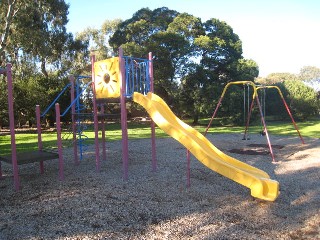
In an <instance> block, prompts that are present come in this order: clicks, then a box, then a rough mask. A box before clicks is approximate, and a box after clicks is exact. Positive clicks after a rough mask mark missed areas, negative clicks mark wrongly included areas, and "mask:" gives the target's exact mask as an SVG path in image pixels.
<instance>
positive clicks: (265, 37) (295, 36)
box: [66, 0, 320, 77]
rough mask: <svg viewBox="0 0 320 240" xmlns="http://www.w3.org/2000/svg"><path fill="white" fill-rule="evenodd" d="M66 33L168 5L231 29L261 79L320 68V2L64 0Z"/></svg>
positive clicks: (98, 26)
mask: <svg viewBox="0 0 320 240" xmlns="http://www.w3.org/2000/svg"><path fill="white" fill-rule="evenodd" d="M66 2H67V3H68V4H69V5H70V8H69V16H68V17H69V23H68V25H67V30H68V31H69V32H72V33H74V34H75V33H77V32H81V31H82V30H84V29H85V28H86V27H94V28H100V27H101V25H102V24H103V22H104V21H105V20H113V19H116V18H120V19H122V20H126V19H129V18H131V17H132V15H133V14H134V13H135V12H137V11H138V10H140V9H141V8H145V7H148V8H150V9H151V10H154V9H156V8H159V7H168V8H169V9H171V10H176V11H178V12H180V13H183V12H186V13H189V14H192V15H194V16H196V17H199V18H201V20H202V22H204V21H206V20H208V19H210V18H217V19H219V20H221V21H225V22H226V23H227V24H228V25H230V26H231V27H232V29H233V31H234V33H236V34H237V35H238V36H239V37H240V39H241V41H242V48H243V57H244V58H246V59H252V60H254V61H256V62H257V64H258V66H259V71H260V73H259V76H260V77H266V76H267V75H268V74H270V73H279V72H281V73H283V72H289V73H294V74H297V73H299V72H300V69H301V68H302V67H304V66H315V67H318V68H320V14H319V11H320V1H319V0H112V1H111V0H90V1H88V0H66Z"/></svg>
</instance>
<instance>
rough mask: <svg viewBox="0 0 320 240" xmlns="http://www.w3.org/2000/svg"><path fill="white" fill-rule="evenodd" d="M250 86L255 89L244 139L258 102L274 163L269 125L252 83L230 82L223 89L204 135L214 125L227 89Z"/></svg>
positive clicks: (254, 89) (255, 89)
mask: <svg viewBox="0 0 320 240" xmlns="http://www.w3.org/2000/svg"><path fill="white" fill-rule="evenodd" d="M241 84H242V85H249V86H252V89H253V95H252V102H251V106H250V110H249V114H248V118H247V123H246V128H245V132H244V138H245V139H246V135H247V130H248V126H249V123H250V116H251V112H252V109H253V105H254V102H255V101H256V102H257V105H258V108H259V112H260V117H261V122H262V124H263V127H264V131H265V133H266V138H267V142H268V146H269V151H270V155H271V157H272V162H275V161H276V160H275V158H274V154H273V150H272V146H271V142H270V138H269V134H268V130H267V125H266V122H265V119H264V116H263V113H262V108H261V104H260V101H259V97H258V93H257V87H256V85H255V84H254V83H253V82H251V81H236V82H229V83H228V84H227V85H226V86H225V87H224V89H223V91H222V94H221V97H220V99H219V101H218V104H217V106H216V108H215V110H214V112H213V115H212V117H211V119H210V122H209V124H208V126H207V128H206V130H205V133H204V135H206V134H207V132H208V130H209V128H210V126H211V124H212V121H213V119H214V118H215V116H216V114H217V112H218V109H219V107H220V105H221V102H222V100H223V98H224V95H225V93H226V92H227V89H228V88H229V87H230V86H231V85H241Z"/></svg>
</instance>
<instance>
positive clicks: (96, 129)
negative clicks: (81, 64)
mask: <svg viewBox="0 0 320 240" xmlns="http://www.w3.org/2000/svg"><path fill="white" fill-rule="evenodd" d="M95 61H96V58H95V55H92V57H91V71H92V92H93V121H94V136H95V138H94V142H95V152H96V170H97V172H100V168H101V166H100V153H99V152H100V151H99V122H98V109H97V101H96V88H95V72H94V63H95Z"/></svg>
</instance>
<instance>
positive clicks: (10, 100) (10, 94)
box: [7, 63, 20, 191]
mask: <svg viewBox="0 0 320 240" xmlns="http://www.w3.org/2000/svg"><path fill="white" fill-rule="evenodd" d="M7 81H8V106H9V109H8V110H9V125H10V135H11V160H12V168H13V181H14V187H15V189H16V190H17V191H18V190H19V189H20V179H19V170H18V160H17V148H16V137H15V131H14V114H13V111H14V110H13V83H12V72H11V64H10V63H8V64H7Z"/></svg>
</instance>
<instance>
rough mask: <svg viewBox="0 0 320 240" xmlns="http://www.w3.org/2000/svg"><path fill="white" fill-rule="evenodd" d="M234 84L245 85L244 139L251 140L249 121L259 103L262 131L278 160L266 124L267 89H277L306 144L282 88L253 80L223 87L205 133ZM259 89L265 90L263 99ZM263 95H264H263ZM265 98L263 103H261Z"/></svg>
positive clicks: (271, 151) (273, 158)
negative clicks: (251, 91)
mask: <svg viewBox="0 0 320 240" xmlns="http://www.w3.org/2000/svg"><path fill="white" fill-rule="evenodd" d="M232 85H243V112H244V122H245V130H244V135H243V138H242V139H243V140H250V138H249V136H248V133H249V123H250V118H251V114H252V111H253V107H254V103H255V102H256V103H257V106H258V109H259V114H260V118H261V123H262V125H263V130H262V131H261V133H263V134H262V135H265V136H266V138H267V143H268V147H269V151H270V155H271V157H272V162H276V160H275V157H274V153H273V150H272V145H271V141H270V137H269V133H268V129H267V125H266V121H265V112H266V111H265V105H266V104H265V99H266V98H265V96H266V94H265V93H266V89H276V90H278V93H279V95H280V97H281V99H282V102H283V104H284V106H285V108H286V110H287V112H288V114H289V116H290V118H291V120H292V123H293V125H294V127H295V129H296V131H297V132H298V135H299V137H300V139H301V142H302V144H304V140H303V138H302V136H301V134H300V131H299V129H298V126H297V124H296V122H295V121H294V119H293V116H292V114H291V112H290V109H289V107H288V104H287V103H286V101H285V99H284V97H283V94H282V92H281V90H280V89H279V87H277V86H256V85H255V84H254V83H253V82H251V81H236V82H229V83H228V84H227V85H226V86H225V87H224V89H223V91H222V94H221V96H220V99H219V101H218V104H217V106H216V108H215V110H214V112H213V115H212V117H211V119H210V121H209V124H208V126H207V128H206V130H205V133H204V135H206V134H207V132H208V130H209V129H210V127H211V124H212V121H213V119H214V118H215V116H216V114H217V112H218V109H219V107H220V106H221V102H222V100H223V98H224V96H225V94H226V92H227V89H228V88H229V87H230V86H232ZM250 87H252V90H253V95H252V101H251V104H250ZM258 90H263V91H264V95H263V98H262V97H261V99H260V100H259V95H258ZM246 92H247V93H246ZM261 96H262V95H261ZM262 100H263V104H261V102H262Z"/></svg>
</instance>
